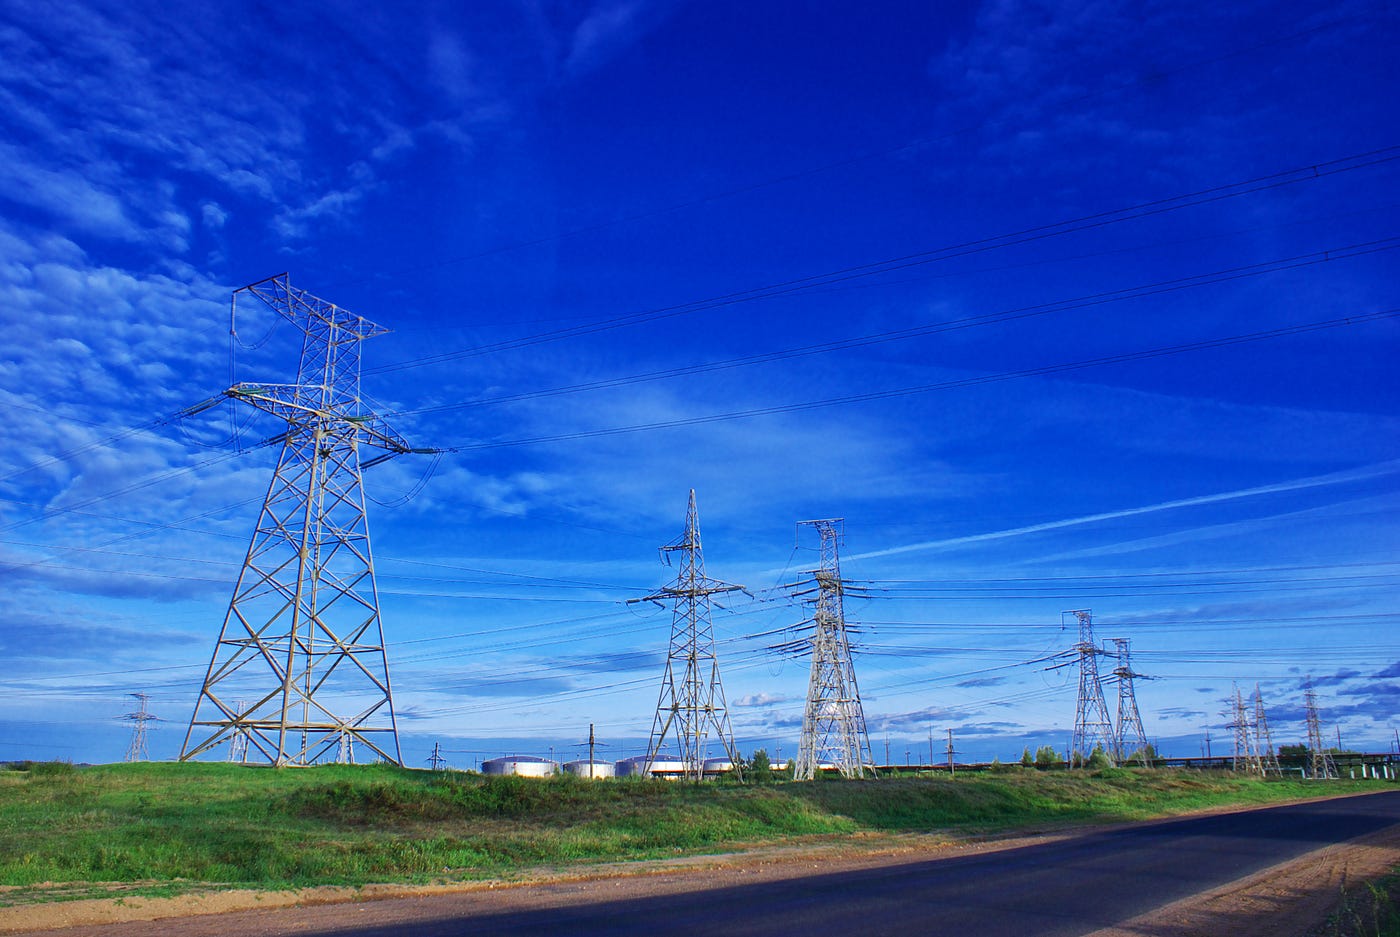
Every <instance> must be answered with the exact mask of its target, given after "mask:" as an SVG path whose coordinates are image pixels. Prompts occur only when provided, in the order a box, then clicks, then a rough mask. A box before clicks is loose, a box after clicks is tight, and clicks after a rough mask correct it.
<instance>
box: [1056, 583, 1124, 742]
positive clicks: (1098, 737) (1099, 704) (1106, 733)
mask: <svg viewBox="0 0 1400 937" xmlns="http://www.w3.org/2000/svg"><path fill="white" fill-rule="evenodd" d="M1064 615H1073V616H1074V617H1075V619H1076V620H1077V621H1078V623H1079V642H1078V643H1077V644H1075V646H1074V649H1075V651H1077V652H1078V654H1079V696H1078V698H1077V700H1076V702H1075V710H1074V740H1073V741H1072V742H1071V743H1070V757H1069V762H1070V767H1071V768H1073V767H1074V766H1075V764H1076V762H1077V763H1079V764H1087V763H1088V762H1089V755H1090V754H1091V753H1092V751H1093V748H1094V745H1095V743H1097V744H1098V745H1100V746H1102V748H1103V751H1104V754H1105V755H1107V756H1108V757H1109V758H1110V759H1114V760H1115V761H1116V752H1115V747H1116V743H1115V741H1114V732H1113V722H1112V720H1111V719H1109V716H1108V704H1107V703H1106V702H1104V698H1103V684H1102V683H1101V682H1100V681H1099V655H1100V654H1102V653H1103V651H1102V650H1100V649H1099V646H1098V645H1097V644H1095V643H1094V616H1093V613H1092V612H1091V611H1090V610H1089V609H1087V608H1084V609H1076V610H1073V611H1068V612H1063V613H1061V620H1062V621H1063V616H1064Z"/></svg>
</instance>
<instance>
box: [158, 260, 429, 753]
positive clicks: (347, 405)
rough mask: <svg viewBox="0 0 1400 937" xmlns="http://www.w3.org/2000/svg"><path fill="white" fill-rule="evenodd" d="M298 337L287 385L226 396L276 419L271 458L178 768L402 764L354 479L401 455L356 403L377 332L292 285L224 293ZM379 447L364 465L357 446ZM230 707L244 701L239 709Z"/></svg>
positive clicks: (399, 443)
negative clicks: (251, 756)
mask: <svg viewBox="0 0 1400 937" xmlns="http://www.w3.org/2000/svg"><path fill="white" fill-rule="evenodd" d="M240 298H241V299H243V300H244V301H245V302H247V301H254V302H258V303H262V304H264V305H265V306H266V307H268V308H270V309H271V310H272V311H273V312H274V313H275V314H276V315H278V316H280V317H281V318H282V319H285V320H287V321H288V322H291V323H292V324H293V325H294V326H296V327H297V328H298V329H299V330H300V331H301V333H302V346H301V360H300V365H299V367H298V369H297V379H296V383H294V384H249V383H239V384H235V385H234V386H232V387H230V388H229V389H228V390H226V391H225V392H224V396H226V397H228V398H230V399H232V400H235V401H239V402H242V403H245V404H247V405H249V406H251V407H254V408H256V409H258V410H261V411H263V412H265V413H268V414H271V415H272V416H274V417H277V418H278V419H280V420H282V421H284V422H285V424H286V426H285V428H284V430H283V433H284V434H285V435H284V436H283V443H282V451H281V455H280V456H279V458H278V460H277V468H276V471H275V472H274V473H273V476H272V481H271V483H270V484H269V486H268V489H267V495H266V497H265V498H264V500H263V505H262V510H261V512H260V513H259V515H258V520H257V525H256V527H255V528H254V531H253V536H252V540H251V542H250V544H249V546H248V552H247V555H246V556H245V558H244V560H243V567H242V570H241V571H240V572H239V574H238V580H237V583H236V584H235V586H234V589H233V596H232V598H231V599H230V601H229V606H228V611H227V613H226V614H225V616H224V623H223V628H222V630H221V631H220V633H219V640H218V641H217V642H216V643H215V645H214V653H213V656H212V657H211V659H210V662H209V669H208V671H207V673H206V674H205V677H204V683H203V685H202V686H201V687H200V690H199V699H198V701H197V702H196V704H195V709H194V713H193V715H192V716H191V717H190V726H189V730H188V732H187V733H186V734H185V742H184V745H183V746H182V748H181V752H180V760H181V761H184V760H187V759H190V758H194V757H196V756H198V755H200V754H202V753H204V752H207V751H209V750H210V749H212V748H214V747H215V746H217V745H221V744H224V743H226V742H227V743H229V744H230V745H231V746H240V747H243V749H244V752H245V755H244V757H246V753H256V755H257V756H259V757H261V758H264V759H266V760H267V761H269V762H271V763H272V764H274V765H308V764H313V763H315V762H317V761H320V760H323V759H325V758H327V757H328V756H330V757H335V758H336V759H338V760H350V759H351V757H352V755H353V749H352V748H351V746H353V745H355V744H359V745H363V746H365V747H366V748H367V749H369V750H370V751H371V752H373V753H374V755H375V756H376V757H377V758H379V759H382V760H384V761H390V762H393V763H395V764H400V763H402V758H401V756H400V752H399V740H398V730H397V724H396V722H395V716H394V697H393V692H392V690H391V687H390V683H389V663H388V658H387V655H386V654H385V650H384V632H383V627H382V624H381V621H380V615H379V592H378V589H377V587H376V585H375V578H374V561H373V557H372V553H371V550H370V536H369V525H368V522H367V520H366V516H365V492H364V487H363V484H362V476H361V472H362V470H363V469H364V468H366V467H367V466H370V465H373V464H376V463H378V462H381V461H384V460H386V459H389V458H392V457H393V456H395V455H398V454H401V453H406V452H425V451H432V450H415V449H411V448H409V445H408V443H406V442H405V441H404V440H403V439H402V438H401V437H400V436H399V435H398V434H396V433H395V432H394V431H393V430H391V429H390V428H389V427H388V426H387V425H386V424H385V423H384V421H383V420H382V419H381V418H380V417H378V416H377V415H376V414H375V413H374V412H373V411H372V409H371V407H370V405H369V403H368V401H367V400H366V399H365V398H364V397H363V396H362V395H361V393H360V343H361V342H363V341H364V340H365V339H368V338H373V337H374V336H376V335H381V334H383V333H385V332H386V331H388V330H387V329H385V328H383V327H381V326H379V325H376V324H375V323H373V322H370V321H369V320H367V319H364V318H362V317H360V316H357V315H354V314H353V313H350V312H348V311H346V310H344V309H342V308H340V307H339V306H337V305H335V304H334V303H330V302H327V301H326V300H323V299H319V298H317V297H315V296H312V295H311V294H310V293H308V292H306V291H305V290H301V289H294V288H293V287H292V285H291V283H290V282H289V279H288V277H287V275H286V274H281V275H279V276H275V277H271V278H269V279H267V280H263V281H261V282H258V283H253V284H251V285H249V286H245V287H243V288H242V289H239V290H236V291H234V294H233V310H234V313H233V314H234V315H235V316H236V314H237V309H238V303H239V301H240ZM366 448H368V449H372V450H378V452H377V453H375V454H374V455H373V456H371V457H370V458H367V459H364V458H362V450H364V449H366ZM235 699H243V700H248V701H250V702H249V703H248V704H247V706H246V707H244V706H238V705H236V704H235V702H234V700H235Z"/></svg>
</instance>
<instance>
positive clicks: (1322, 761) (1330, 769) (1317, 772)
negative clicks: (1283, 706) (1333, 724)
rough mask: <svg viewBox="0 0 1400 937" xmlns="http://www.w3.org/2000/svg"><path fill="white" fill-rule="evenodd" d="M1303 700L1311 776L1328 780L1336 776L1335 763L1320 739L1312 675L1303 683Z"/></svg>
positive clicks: (1319, 724) (1319, 725) (1319, 723)
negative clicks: (1305, 712)
mask: <svg viewBox="0 0 1400 937" xmlns="http://www.w3.org/2000/svg"><path fill="white" fill-rule="evenodd" d="M1303 702H1304V705H1305V706H1306V708H1307V723H1308V753H1309V755H1311V762H1312V764H1311V769H1312V771H1311V775H1310V776H1311V777H1313V778H1316V779H1318V780H1329V779H1331V778H1335V777H1338V774H1337V764H1336V762H1334V761H1333V760H1332V753H1331V752H1329V751H1327V749H1326V747H1325V743H1324V742H1323V741H1322V720H1321V719H1320V718H1319V717H1318V714H1317V694H1316V693H1314V692H1313V683H1312V677H1311V676H1309V677H1308V680H1307V682H1306V683H1305V684H1303Z"/></svg>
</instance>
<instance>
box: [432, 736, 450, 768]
mask: <svg viewBox="0 0 1400 937" xmlns="http://www.w3.org/2000/svg"><path fill="white" fill-rule="evenodd" d="M428 767H429V768H430V769H431V770H433V771H441V770H442V769H443V768H445V767H447V759H446V758H443V757H442V743H441V742H434V743H433V752H432V754H431V755H429V756H428Z"/></svg>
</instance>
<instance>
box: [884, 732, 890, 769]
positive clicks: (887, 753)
mask: <svg viewBox="0 0 1400 937" xmlns="http://www.w3.org/2000/svg"><path fill="white" fill-rule="evenodd" d="M889 763H890V734H889V733H888V732H886V733H885V764H889Z"/></svg>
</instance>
